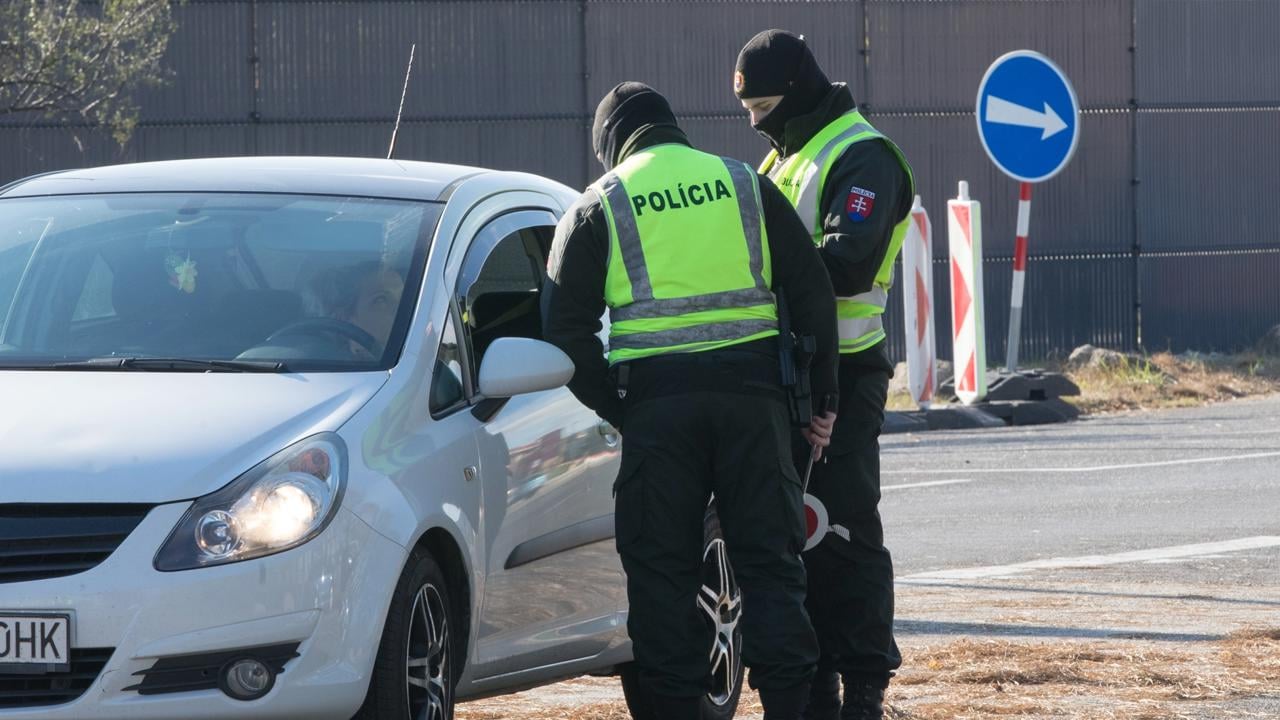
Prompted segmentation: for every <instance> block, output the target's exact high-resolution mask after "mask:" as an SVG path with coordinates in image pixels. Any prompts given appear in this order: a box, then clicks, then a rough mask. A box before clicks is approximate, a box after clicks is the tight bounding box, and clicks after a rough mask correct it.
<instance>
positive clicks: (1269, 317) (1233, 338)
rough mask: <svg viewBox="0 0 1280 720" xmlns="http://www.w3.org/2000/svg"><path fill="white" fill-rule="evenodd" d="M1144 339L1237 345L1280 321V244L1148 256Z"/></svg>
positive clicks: (1159, 345)
mask: <svg viewBox="0 0 1280 720" xmlns="http://www.w3.org/2000/svg"><path fill="white" fill-rule="evenodd" d="M1140 267H1141V269H1142V273H1141V277H1142V296H1143V298H1142V341H1143V344H1144V345H1145V346H1146V347H1147V348H1149V349H1151V350H1165V349H1168V350H1172V351H1174V352H1180V351H1183V350H1189V349H1190V350H1201V351H1209V350H1220V351H1232V350H1239V349H1244V348H1249V347H1252V346H1254V345H1255V344H1256V343H1257V342H1258V340H1260V339H1261V338H1262V335H1263V333H1265V332H1266V331H1267V329H1268V328H1270V327H1272V326H1274V325H1275V324H1276V323H1277V322H1280V283H1277V282H1276V278H1277V277H1280V248H1276V247H1273V248H1271V249H1269V250H1258V251H1250V252H1242V253H1233V254H1224V255H1221V256H1217V257H1204V256H1202V255H1195V254H1186V253H1170V254H1167V255H1166V254H1161V255H1157V256H1154V257H1144V258H1143V259H1142V262H1141V266H1140Z"/></svg>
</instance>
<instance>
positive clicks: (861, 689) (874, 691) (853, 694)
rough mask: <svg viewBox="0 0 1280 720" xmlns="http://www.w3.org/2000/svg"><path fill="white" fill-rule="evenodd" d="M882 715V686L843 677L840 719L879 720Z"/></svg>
mask: <svg viewBox="0 0 1280 720" xmlns="http://www.w3.org/2000/svg"><path fill="white" fill-rule="evenodd" d="M883 717H884V686H883V685H881V684H880V683H869V682H866V681H858V680H854V679H852V678H845V683H844V705H843V706H841V708H840V720H881V718H883Z"/></svg>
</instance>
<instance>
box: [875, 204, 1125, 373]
mask: <svg viewBox="0 0 1280 720" xmlns="http://www.w3.org/2000/svg"><path fill="white" fill-rule="evenodd" d="M935 227H936V224H935ZM935 232H936V229H935ZM935 239H936V236H935ZM1132 268H1133V266H1132V264H1131V261H1129V260H1128V259H1126V258H1062V259H1034V258H1033V259H1032V260H1031V261H1030V262H1029V263H1028V267H1027V296H1026V304H1025V306H1024V308H1023V316H1022V323H1023V324H1022V339H1021V344H1020V347H1019V351H1018V352H1019V356H1020V357H1022V358H1025V359H1029V360H1035V359H1044V358H1047V357H1063V356H1065V355H1066V354H1067V353H1070V352H1071V350H1073V349H1074V348H1076V347H1079V346H1080V345H1083V344H1085V343H1090V344H1093V345H1098V346H1101V347H1108V348H1116V349H1121V350H1132V349H1134V348H1135V347H1136V338H1137V332H1136V327H1135V323H1134V314H1133V308H1132V298H1133V283H1134V278H1133V269H1132ZM900 269H901V267H899V270H900ZM982 272H983V293H984V295H983V304H984V307H985V313H986V322H985V323H984V325H985V330H986V337H987V363H988V365H990V366H991V367H992V368H995V367H998V366H1001V365H1003V362H1004V360H1003V359H1004V357H1005V346H1006V343H1007V337H1008V332H1009V292H1010V288H1011V285H1012V281H1013V275H1012V269H1011V266H1010V264H1009V262H1008V261H1007V260H1006V261H999V260H993V261H987V262H985V263H984V264H983V268H982ZM933 286H934V287H933V304H934V316H933V324H934V328H935V331H936V332H937V338H936V339H937V348H938V358H939V359H940V360H948V361H950V360H951V359H952V357H951V353H952V345H951V333H952V319H951V273H950V264H949V262H948V261H947V260H946V259H941V258H940V259H935V261H934V266H933ZM885 330H886V332H887V334H888V336H889V337H888V348H889V356H890V358H892V359H893V361H894V362H899V361H902V360H904V359H905V358H906V350H905V336H906V328H905V325H904V321H903V310H902V289H901V283H898V284H895V285H894V288H893V290H891V291H890V293H889V304H888V306H887V308H886V312H885Z"/></svg>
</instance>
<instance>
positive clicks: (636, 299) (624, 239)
mask: <svg viewBox="0 0 1280 720" xmlns="http://www.w3.org/2000/svg"><path fill="white" fill-rule="evenodd" d="M721 160H722V161H723V162H724V164H725V167H726V168H727V169H728V170H729V177H730V179H731V180H732V182H733V189H734V192H735V194H736V195H737V196H738V216H739V217H740V218H741V219H742V230H743V235H744V236H745V237H746V241H747V259H748V263H749V265H750V269H751V278H752V280H753V281H754V282H755V287H754V288H747V289H744V290H729V291H725V292H719V293H709V294H705V295H693V296H689V297H683V298H662V299H655V298H654V297H653V286H652V285H651V284H650V282H649V269H648V267H647V266H646V265H645V260H644V249H643V247H642V246H641V243H640V231H639V229H638V228H637V227H636V218H635V214H634V212H633V211H632V208H631V198H630V197H629V196H628V195H627V191H626V188H624V187H623V186H622V181H621V180H619V179H618V176H617V175H615V174H613V173H609V174H608V175H606V176H605V177H604V178H603V179H602V180H601V181H600V185H601V189H602V190H603V192H604V195H605V202H607V203H609V210H610V212H611V213H612V215H613V228H614V231H615V232H616V233H617V235H618V246H619V247H620V248H621V250H622V264H623V267H625V268H626V271H627V279H629V280H630V281H631V300H632V302H631V304H629V305H623V306H621V307H617V308H612V309H611V310H610V314H609V317H610V320H611V321H612V322H620V321H623V320H633V319H635V318H637V317H644V318H654V317H671V316H675V315H684V314H686V313H691V312H700V311H703V310H722V309H726V308H735V307H752V306H755V305H767V304H772V303H773V302H774V297H773V293H772V292H770V291H769V286H768V284H767V283H765V280H764V247H763V240H762V238H761V232H760V206H759V203H757V202H756V191H755V184H754V183H753V182H752V178H751V173H752V172H754V171H753V170H752V169H751V168H749V167H747V166H746V165H744V164H743V163H741V162H738V161H737V160H733V159H731V158H721Z"/></svg>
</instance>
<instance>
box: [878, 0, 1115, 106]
mask: <svg viewBox="0 0 1280 720" xmlns="http://www.w3.org/2000/svg"><path fill="white" fill-rule="evenodd" d="M1132 7H1133V5H1132V0H1040V1H1039V2H1027V1H1025V0H969V1H967V2H920V1H919V0H867V4H866V8H867V24H868V45H869V47H868V56H867V57H868V62H867V66H868V68H869V79H868V82H867V96H868V98H869V102H870V104H871V107H872V109H874V110H881V111H889V110H905V109H909V110H972V108H973V105H974V101H975V98H976V96H977V94H978V83H979V82H980V81H981V80H982V74H983V73H984V72H985V71H986V69H987V66H989V65H990V64H991V62H992V61H993V60H995V59H996V58H997V57H999V56H1000V55H1003V54H1004V53H1006V52H1009V51H1011V50H1024V49H1025V50H1037V51H1039V52H1042V53H1044V54H1045V55H1048V56H1049V57H1050V58H1051V59H1053V61H1054V62H1055V63H1057V64H1058V66H1059V67H1061V68H1062V69H1063V71H1064V72H1066V73H1067V76H1068V77H1069V78H1071V80H1072V82H1073V83H1074V85H1075V88H1076V92H1077V93H1078V95H1079V97H1080V102H1081V103H1083V104H1084V105H1085V106H1088V107H1099V106H1105V107H1115V106H1120V105H1125V104H1127V103H1128V102H1129V99H1130V98H1131V97H1133V95H1132V93H1131V90H1130V87H1129V85H1130V83H1129V68H1130V67H1131V63H1132V58H1131V57H1130V52H1129V43H1130V37H1129V35H1130V27H1131V26H1132V20H1131V14H1132Z"/></svg>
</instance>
